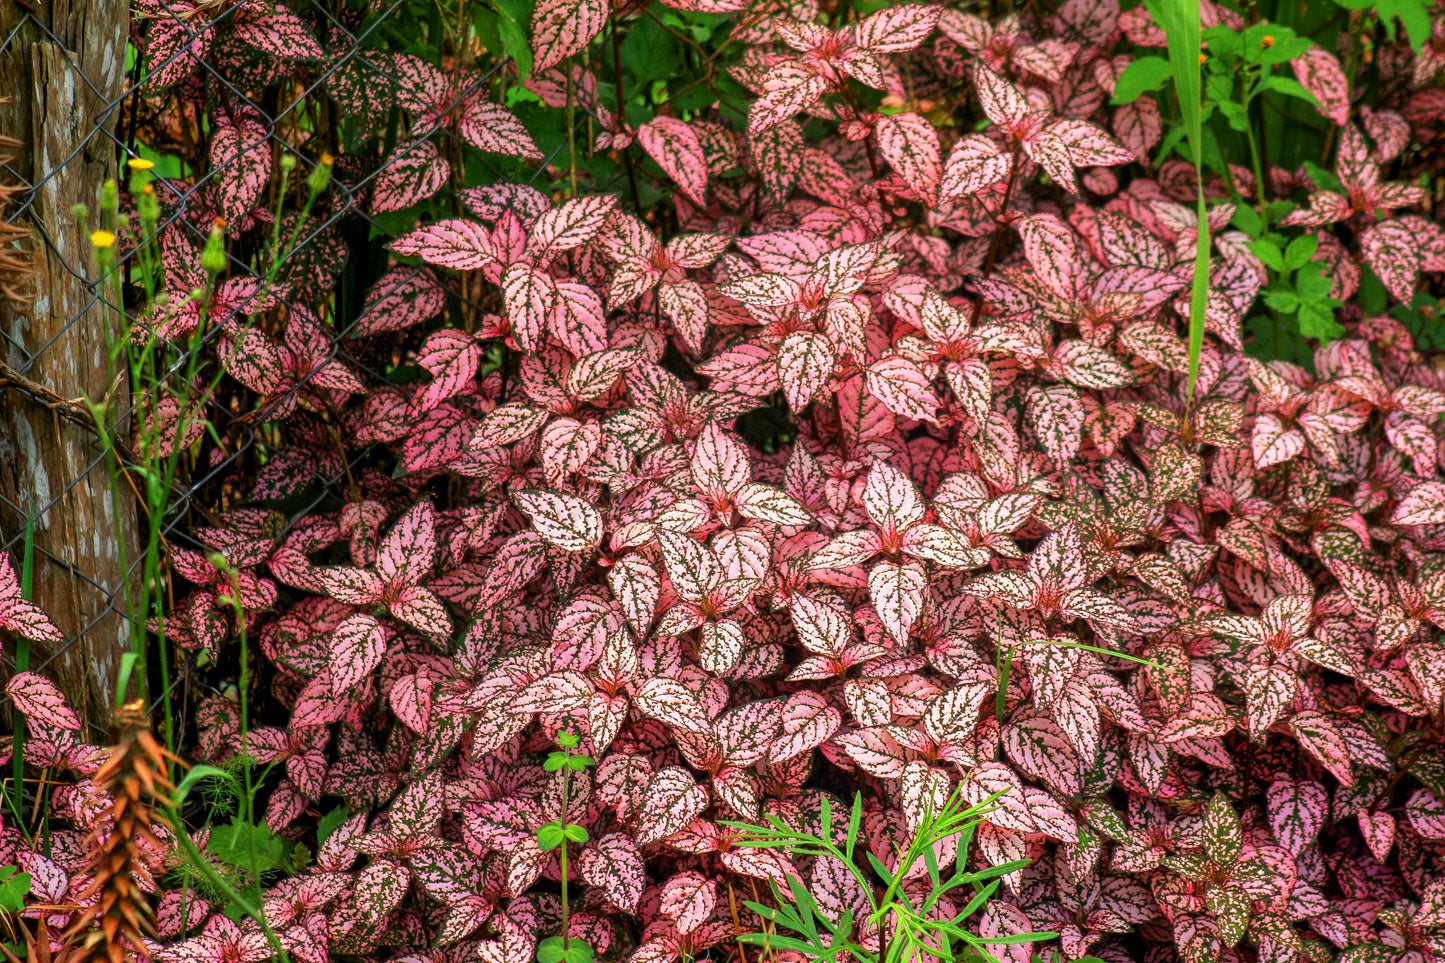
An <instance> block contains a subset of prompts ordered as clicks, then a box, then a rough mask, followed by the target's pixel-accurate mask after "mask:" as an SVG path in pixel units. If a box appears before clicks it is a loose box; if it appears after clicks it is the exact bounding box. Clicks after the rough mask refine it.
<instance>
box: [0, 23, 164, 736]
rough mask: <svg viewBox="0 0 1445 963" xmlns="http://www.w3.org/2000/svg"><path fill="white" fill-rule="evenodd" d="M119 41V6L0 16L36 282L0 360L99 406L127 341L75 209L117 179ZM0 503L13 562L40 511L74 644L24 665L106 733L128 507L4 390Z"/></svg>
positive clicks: (49, 592)
mask: <svg viewBox="0 0 1445 963" xmlns="http://www.w3.org/2000/svg"><path fill="white" fill-rule="evenodd" d="M26 6H28V4H27V5H26ZM129 30H130V3H129V0H37V2H36V4H35V6H34V8H33V12H27V11H26V10H25V9H24V7H22V5H21V4H18V3H7V4H4V5H3V9H0V41H4V40H5V38H8V42H7V43H6V44H5V46H4V48H3V49H0V91H3V92H5V93H7V94H9V95H10V96H11V97H12V100H11V102H10V103H9V104H6V105H4V106H0V134H5V135H7V136H9V137H12V138H14V139H15V140H18V141H20V142H21V143H22V144H24V147H22V148H20V150H19V151H17V153H18V154H19V155H20V156H19V157H18V158H17V160H16V162H15V164H14V165H13V167H14V170H15V174H16V175H18V176H19V177H20V178H21V179H22V180H23V181H24V182H25V183H26V184H29V185H31V186H32V187H33V188H34V192H33V197H32V198H31V199H30V204H29V207H28V208H27V209H26V210H25V211H24V213H23V214H21V216H20V218H19V220H18V221H17V223H18V224H23V225H25V226H27V227H29V228H30V230H31V232H32V237H31V239H30V241H29V245H30V247H31V249H32V250H33V252H34V260H35V274H36V277H35V287H34V294H35V298H34V300H33V302H31V304H30V305H29V306H28V307H27V308H24V309H16V308H14V307H9V306H7V307H0V333H3V336H4V343H3V345H0V349H3V351H4V356H5V361H6V363H7V364H8V365H9V366H10V367H11V368H12V369H14V370H15V371H16V372H18V373H20V374H22V375H24V376H25V377H26V378H28V379H30V381H32V382H35V383H37V384H39V385H42V386H44V387H45V388H47V389H49V390H50V391H52V392H54V394H55V395H58V396H59V397H60V398H62V399H77V398H82V397H84V398H90V399H94V400H100V399H101V398H102V397H103V396H104V395H105V393H106V392H107V391H108V390H110V389H111V387H112V386H111V384H110V383H109V377H108V372H109V369H110V367H111V366H110V364H109V359H108V350H107V349H108V347H109V345H111V344H112V343H115V341H116V339H123V338H124V337H125V336H126V334H125V318H124V313H123V311H117V310H116V309H115V308H114V307H107V306H106V305H105V304H104V303H103V302H102V301H101V299H100V297H99V295H100V293H101V292H100V291H99V290H98V289H97V287H96V280H97V278H98V275H99V271H98V270H97V267H96V261H95V257H94V253H93V251H92V245H91V242H90V239H89V237H88V236H87V234H86V232H85V230H83V229H82V225H81V224H79V223H78V222H77V220H76V218H75V217H74V216H73V214H72V208H73V207H74V205H76V204H84V205H86V206H87V207H88V208H89V209H90V211H91V212H92V217H91V223H92V224H94V215H95V212H97V211H98V208H99V199H100V190H101V185H102V184H103V183H104V182H105V181H106V180H108V179H110V178H114V177H116V176H117V171H116V141H115V140H113V139H112V137H111V135H112V134H115V133H116V125H117V121H118V119H119V116H120V113H121V110H120V106H119V101H120V98H121V97H122V95H123V93H124V91H125V82H126V72H125V59H126V44H127V39H128V35H129ZM120 367H121V369H122V370H124V364H123V363H122V364H121V365H120ZM129 387H130V386H129V385H128V383H126V382H125V381H122V382H121V383H120V384H119V385H118V387H117V389H116V391H115V397H114V407H113V408H112V410H113V411H116V412H124V411H126V410H127V409H128V408H129V406H130V390H129ZM122 430H124V431H128V427H127V428H124V429H122ZM0 497H3V499H4V502H0V505H3V508H4V510H3V512H0V545H11V546H17V547H16V548H15V549H14V551H15V554H16V556H17V560H18V545H19V544H20V541H19V538H20V536H23V534H24V531H25V527H24V526H25V513H26V512H27V511H30V512H31V513H33V514H36V520H35V579H34V600H35V602H36V603H37V604H38V605H40V606H41V607H42V608H43V609H44V610H45V611H46V613H47V614H49V615H50V617H51V618H52V619H53V620H54V621H55V623H56V625H58V626H59V627H60V629H61V630H62V631H63V632H64V633H65V634H66V636H67V638H68V639H74V640H75V641H74V642H73V643H71V644H70V645H69V646H68V647H66V648H64V649H63V650H62V651H59V652H58V653H57V652H54V651H52V652H46V651H43V650H42V649H41V647H37V648H36V650H35V651H33V652H32V656H31V666H32V667H35V666H37V665H39V664H40V663H41V662H44V661H46V660H47V659H48V660H50V661H49V664H48V665H47V666H46V668H45V672H46V673H47V674H48V675H49V676H50V677H51V678H53V679H54V680H55V681H56V682H57V683H58V684H59V685H60V687H61V688H62V690H63V691H64V692H65V694H66V695H67V697H68V698H69V699H70V701H71V703H72V705H73V706H74V707H75V708H76V710H77V711H78V712H80V713H81V715H82V718H83V719H85V720H87V721H88V722H91V723H94V724H98V725H105V724H107V723H108V722H109V719H110V714H111V708H112V702H113V700H114V698H115V695H114V693H115V685H116V677H117V674H118V670H119V668H120V660H121V656H122V655H123V654H124V653H126V652H129V651H130V649H131V643H130V628H129V625H128V622H127V619H126V617H125V614H124V609H125V592H124V589H123V586H124V583H125V580H126V577H127V573H126V571H125V568H126V565H125V564H123V562H124V563H128V564H129V565H134V563H135V562H136V560H137V556H138V554H139V545H140V542H139V539H138V536H137V528H138V525H137V519H136V515H135V502H134V499H133V498H130V497H125V498H122V499H121V500H120V503H119V504H116V503H115V499H113V498H112V494H111V490H110V481H109V475H108V472H107V469H106V465H105V460H104V456H103V453H102V449H101V447H100V444H99V442H98V440H97V438H96V437H95V436H94V434H93V433H91V432H89V431H87V430H86V429H85V428H83V427H81V426H80V425H77V424H72V423H69V422H67V421H66V420H64V419H63V418H61V417H60V416H59V415H58V413H57V412H56V411H55V410H54V409H53V408H48V407H46V406H44V405H42V404H38V403H37V402H36V401H35V400H34V399H33V398H32V397H30V396H27V395H26V394H25V393H24V392H22V391H17V390H13V385H12V386H11V387H10V389H8V390H4V391H3V392H0ZM6 503H8V504H6ZM7 648H8V645H7ZM138 681H140V682H141V683H142V685H143V684H144V680H143V679H141V680H138Z"/></svg>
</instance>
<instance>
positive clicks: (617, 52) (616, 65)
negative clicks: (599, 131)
mask: <svg viewBox="0 0 1445 963" xmlns="http://www.w3.org/2000/svg"><path fill="white" fill-rule="evenodd" d="M607 20H608V22H609V23H610V24H611V26H612V74H613V79H614V81H615V83H616V86H617V123H618V125H619V126H621V127H626V126H627V102H626V100H625V99H624V98H623V96H622V41H621V40H619V39H617V13H616V12H615V11H608V13H607ZM631 146H632V145H631V144H629V145H627V147H624V148H622V150H620V151H618V153H620V154H621V155H622V165H623V166H624V167H625V168H627V187H628V189H629V190H631V192H632V210H633V213H635V214H637V216H639V217H641V216H642V201H641V200H640V199H639V195H638V193H637V172H636V171H634V170H633V169H632V154H631V153H630V152H629V151H630V148H631Z"/></svg>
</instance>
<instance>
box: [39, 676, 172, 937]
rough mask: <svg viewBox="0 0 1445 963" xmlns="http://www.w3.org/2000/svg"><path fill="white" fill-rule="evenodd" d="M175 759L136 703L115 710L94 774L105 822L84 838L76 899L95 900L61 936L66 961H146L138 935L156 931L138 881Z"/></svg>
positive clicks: (167, 801) (154, 843) (168, 791)
mask: <svg viewBox="0 0 1445 963" xmlns="http://www.w3.org/2000/svg"><path fill="white" fill-rule="evenodd" d="M174 758H175V757H174V756H172V755H171V754H170V753H169V752H168V751H167V750H166V749H165V747H163V746H162V745H161V744H160V743H158V742H156V739H155V736H153V735H151V732H150V728H149V726H148V725H147V722H146V716H145V710H144V708H143V705H142V703H141V702H139V701H137V702H132V703H128V704H127V705H125V706H123V707H121V709H120V710H119V711H118V712H117V713H116V716H115V724H114V728H113V730H112V737H111V749H110V752H109V754H108V755H107V757H106V760H105V762H104V763H103V764H102V765H101V767H100V769H99V770H98V771H97V772H96V774H95V776H94V782H95V784H96V786H98V787H99V788H101V789H102V790H104V791H105V792H107V793H109V794H110V797H111V799H112V800H113V801H114V805H113V808H112V809H111V814H110V816H111V818H110V820H109V822H108V823H102V824H100V825H97V826H96V827H95V829H94V830H92V831H91V834H90V836H89V838H88V839H87V840H86V848H87V851H88V853H89V863H88V865H87V867H86V868H87V872H88V873H89V875H90V883H89V885H88V886H87V887H86V888H85V890H84V891H83V892H82V893H81V894H80V897H79V898H80V899H81V900H89V899H91V898H92V897H94V898H95V903H94V904H93V905H91V906H89V907H87V908H86V909H85V910H84V911H83V912H82V913H81V915H80V916H79V918H77V919H76V921H75V923H74V924H73V925H72V926H71V927H70V929H69V930H67V931H66V933H65V936H64V940H65V942H66V943H67V948H68V950H69V952H68V953H67V956H66V963H100V961H105V963H129V961H131V960H135V959H146V958H147V954H146V951H145V948H144V944H143V943H142V942H141V939H142V937H144V936H154V935H155V920H154V917H153V915H152V910H151V906H150V903H148V902H147V901H146V897H145V893H144V892H143V891H142V890H141V888H140V886H139V885H138V880H139V878H140V876H141V874H143V873H144V872H145V863H144V853H145V849H146V848H147V847H149V848H150V849H151V850H152V851H155V850H158V849H160V848H161V844H160V841H159V840H158V839H157V838H156V835H155V830H154V825H155V814H154V808H155V807H157V806H168V805H170V798H169V797H170V794H171V793H173V792H175V786H173V785H171V783H170V781H169V779H168V778H167V777H166V763H167V762H168V761H169V760H173V759H174Z"/></svg>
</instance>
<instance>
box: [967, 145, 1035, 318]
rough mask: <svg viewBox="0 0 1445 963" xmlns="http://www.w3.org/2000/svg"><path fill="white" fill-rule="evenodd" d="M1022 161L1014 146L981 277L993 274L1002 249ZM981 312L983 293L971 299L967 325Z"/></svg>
mask: <svg viewBox="0 0 1445 963" xmlns="http://www.w3.org/2000/svg"><path fill="white" fill-rule="evenodd" d="M1022 159H1023V145H1022V144H1015V145H1014V156H1013V160H1012V161H1011V162H1010V163H1009V171H1008V186H1007V187H1005V188H1004V191H1003V203H1002V204H1001V205H999V209H998V216H997V217H995V218H994V227H993V238H992V239H991V240H990V241H989V245H988V257H986V258H984V261H983V276H984V277H988V276H989V275H990V274H992V273H993V266H994V264H996V263H997V262H998V252H999V249H1000V248H1001V247H1003V234H1004V228H1005V227H1006V226H1007V225H1006V222H1005V220H1004V218H1005V217H1007V216H1008V206H1009V202H1010V201H1012V200H1013V196H1014V187H1015V185H1017V184H1018V179H1019V167H1020V166H1021V164H1020V161H1021V160H1022ZM982 311H983V292H982V291H980V292H979V293H978V294H976V295H974V298H973V313H972V314H971V315H970V316H969V319H968V323H969V324H970V325H974V324H977V323H978V316H979V313H980V312H982Z"/></svg>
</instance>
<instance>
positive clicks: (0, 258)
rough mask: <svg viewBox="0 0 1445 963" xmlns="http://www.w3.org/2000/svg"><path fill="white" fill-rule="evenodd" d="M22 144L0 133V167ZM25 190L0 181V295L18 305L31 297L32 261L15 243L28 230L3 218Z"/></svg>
mask: <svg viewBox="0 0 1445 963" xmlns="http://www.w3.org/2000/svg"><path fill="white" fill-rule="evenodd" d="M8 103H10V98H9V97H0V104H8ZM23 146H24V145H23V144H22V143H21V142H20V141H18V140H15V139H14V138H13V137H5V136H3V135H0V166H4V165H6V164H9V163H10V162H11V161H13V160H14V159H15V154H14V152H15V151H18V150H20V149H21V148H22V147H23ZM25 191H26V188H25V185H23V184H7V183H5V182H3V181H0V297H4V298H5V299H6V300H8V301H10V302H11V303H12V304H16V305H21V306H23V305H26V304H28V303H30V301H31V300H33V299H34V297H35V295H34V294H32V293H31V292H30V290H29V288H30V286H31V282H32V281H33V280H34V279H35V260H34V258H33V257H32V256H31V254H30V252H29V251H27V250H25V249H24V248H22V247H20V246H19V242H21V241H24V240H25V239H26V238H28V237H30V231H28V230H27V229H25V228H23V227H20V226H19V225H17V224H11V223H9V222H8V221H7V220H5V218H6V217H8V216H9V214H10V210H11V208H12V207H13V206H14V204H15V200H16V198H18V197H19V196H20V195H22V194H24V193H25Z"/></svg>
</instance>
